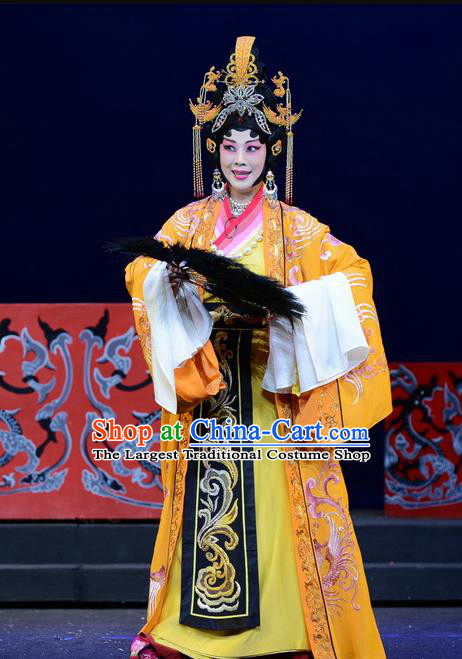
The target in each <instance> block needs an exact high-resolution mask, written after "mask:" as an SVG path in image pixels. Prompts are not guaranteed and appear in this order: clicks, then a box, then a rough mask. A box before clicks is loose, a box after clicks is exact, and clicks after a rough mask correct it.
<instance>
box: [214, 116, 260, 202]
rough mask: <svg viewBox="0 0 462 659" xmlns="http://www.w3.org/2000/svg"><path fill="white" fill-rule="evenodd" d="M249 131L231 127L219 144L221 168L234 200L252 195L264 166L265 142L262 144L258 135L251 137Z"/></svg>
mask: <svg viewBox="0 0 462 659" xmlns="http://www.w3.org/2000/svg"><path fill="white" fill-rule="evenodd" d="M251 132H252V131H251V130H250V129H247V130H242V131H241V130H235V129H234V128H233V129H232V130H231V131H230V132H228V133H226V135H225V136H224V137H223V141H222V143H221V144H220V165H221V170H222V172H223V174H224V175H225V177H226V179H227V181H228V183H229V185H230V187H231V190H230V192H231V196H232V197H233V199H236V201H239V200H243V201H244V200H246V199H249V198H251V197H253V195H254V194H255V192H256V190H257V186H255V181H256V180H257V179H258V178H259V176H260V175H261V173H262V171H263V167H264V166H265V160H266V144H262V143H261V142H260V138H259V137H252V135H251ZM254 135H255V133H254Z"/></svg>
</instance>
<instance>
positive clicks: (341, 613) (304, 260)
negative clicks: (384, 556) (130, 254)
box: [126, 197, 392, 659]
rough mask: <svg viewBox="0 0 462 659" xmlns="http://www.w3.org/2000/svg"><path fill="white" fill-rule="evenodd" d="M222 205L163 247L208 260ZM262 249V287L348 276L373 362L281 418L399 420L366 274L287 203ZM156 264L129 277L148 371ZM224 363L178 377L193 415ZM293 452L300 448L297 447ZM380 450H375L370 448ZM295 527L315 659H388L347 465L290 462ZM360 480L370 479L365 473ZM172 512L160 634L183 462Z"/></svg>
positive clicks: (174, 226) (195, 216)
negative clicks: (268, 281)
mask: <svg viewBox="0 0 462 659" xmlns="http://www.w3.org/2000/svg"><path fill="white" fill-rule="evenodd" d="M220 203H221V202H217V201H215V200H213V199H212V198H211V197H208V198H206V199H203V200H200V201H197V202H193V203H191V204H189V205H188V206H186V207H184V208H181V209H179V210H178V211H177V212H176V213H175V214H174V215H173V216H172V217H171V218H170V219H169V220H168V221H167V222H166V224H165V225H164V226H163V227H162V229H161V231H160V232H159V233H158V234H157V236H156V237H157V238H158V239H160V240H162V241H163V242H165V243H166V244H172V243H175V242H179V243H181V244H184V245H186V246H187V247H198V248H201V249H209V248H210V242H211V239H212V235H213V230H214V227H215V222H216V219H217V216H218V213H219V209H220ZM263 246H264V257H265V271H266V275H267V276H269V277H272V278H274V279H276V280H278V281H280V282H283V283H284V285H286V286H289V285H294V284H298V283H302V282H304V281H309V280H312V279H318V278H319V277H321V276H323V275H329V274H333V273H335V272H343V273H344V274H345V276H346V277H347V279H348V281H349V283H350V286H351V290H352V294H353V297H354V300H355V304H356V308H357V311H358V316H359V319H360V321H361V325H362V328H363V331H364V333H365V336H366V339H367V341H368V344H369V347H370V352H369V356H368V358H367V359H366V360H365V361H364V362H363V363H362V364H361V365H360V366H358V367H357V368H355V369H353V370H352V371H350V372H349V373H347V374H346V375H345V376H343V377H341V378H339V379H338V380H335V381H334V382H331V383H329V384H327V385H324V386H321V387H319V388H317V389H314V390H312V391H310V392H306V393H302V394H301V395H297V393H295V392H294V393H293V394H275V403H276V406H277V410H278V416H279V417H280V418H290V419H292V421H293V423H300V424H302V425H306V424H315V423H316V422H317V421H318V420H319V421H320V422H321V423H322V425H323V427H324V428H325V429H329V428H332V427H339V428H340V427H356V428H358V427H367V428H370V427H372V426H373V425H374V424H376V423H377V422H379V421H380V420H382V419H383V418H385V417H386V416H387V415H388V414H389V413H390V412H391V409H392V408H391V391H390V380H389V372H388V367H387V361H386V357H385V353H384V349H383V345H382V340H381V335H380V327H379V323H378V319H377V314H376V310H375V306H374V302H373V299H372V277H371V272H370V267H369V264H368V262H367V261H366V260H364V259H362V258H360V257H359V256H358V255H357V253H356V252H355V250H354V249H353V248H352V247H351V246H349V245H346V244H344V243H342V242H340V241H339V240H338V239H336V238H334V237H333V236H332V235H331V234H330V229H329V227H328V226H327V225H325V224H322V223H320V222H319V221H318V220H317V219H316V218H314V217H313V216H311V215H310V214H309V213H307V212H305V211H302V210H300V209H299V208H296V207H293V206H287V205H286V204H284V203H280V202H277V203H271V202H269V201H266V200H264V201H263ZM153 263H154V261H153V259H148V258H144V257H139V258H137V259H135V260H134V261H132V262H131V263H130V264H129V265H128V266H127V269H126V284H127V288H128V291H129V293H130V295H131V296H132V299H133V301H134V305H133V306H134V315H135V324H136V328H137V332H138V335H139V338H140V342H141V346H142V349H143V353H144V357H145V359H146V362H147V364H148V365H149V368H150V369H152V365H151V349H150V327H149V322H148V318H147V314H146V311H145V308H144V306H143V283H144V279H145V277H146V275H147V273H148V272H149V267H150V266H151V265H152V264H153ZM217 367H218V364H217V359H216V356H215V354H214V350H213V347H212V346H211V343H210V341H209V342H208V343H207V344H206V346H205V347H204V349H203V350H202V351H200V352H199V353H198V354H197V355H195V357H194V359H192V360H190V361H189V362H188V363H187V364H186V365H185V366H184V367H182V368H181V369H177V371H176V373H175V376H176V386H177V393H178V395H179V398H180V399H182V400H185V401H188V402H189V403H191V404H195V403H197V402H199V401H200V400H202V399H204V398H206V397H207V396H210V395H213V394H216V393H217V391H218V387H219V381H218V379H217ZM177 420H180V423H181V424H182V426H183V439H182V441H181V442H178V443H176V446H175V447H173V446H172V442H168V447H167V442H165V446H162V448H163V449H167V448H168V449H169V450H171V449H172V448H178V450H179V452H180V456H181V449H183V448H186V447H187V446H188V444H189V433H188V427H189V425H190V423H191V421H192V413H191V412H184V413H180V414H178V415H173V414H170V413H169V412H167V411H166V410H163V413H162V423H167V424H174V423H175V422H176V421H177ZM292 447H293V445H292ZM372 450H374V449H373V448H372ZM284 467H285V469H286V475H287V482H288V490H289V491H288V494H289V501H290V507H291V515H292V532H293V544H294V548H295V555H296V563H297V571H298V579H299V588H300V594H301V601H302V605H303V610H304V615H305V624H306V631H307V635H308V638H309V641H310V647H311V651H312V652H313V655H314V657H315V659H328V658H329V659H334V658H336V659H350V658H351V659H381V658H383V657H384V656H385V654H384V651H383V647H382V643H381V640H380V636H379V634H378V631H377V627H376V623H375V619H374V616H373V613H372V609H371V605H370V599H369V592H368V587H367V582H366V579H365V575H364V569H363V564H362V559H361V554H360V550H359V547H358V544H357V540H356V536H355V533H354V529H353V526H352V523H351V518H350V515H349V511H348V495H347V491H346V487H345V483H344V479H343V475H342V472H341V468H340V465H339V463H338V462H337V461H336V460H334V459H333V458H331V459H330V460H329V461H327V462H324V461H311V460H306V461H305V460H301V461H289V460H285V461H284ZM364 468H367V467H366V466H364ZM161 469H162V483H163V488H164V497H165V499H164V506H163V509H162V514H161V519H160V525H159V531H158V535H157V539H156V544H155V548H154V554H153V558H152V563H151V574H150V593H149V602H148V613H147V622H146V624H145V625H144V626H143V627H142V629H141V630H140V631H141V632H144V633H145V634H147V635H149V634H150V633H151V631H152V630H153V629H154V627H155V626H156V625H157V623H158V621H159V618H160V614H161V611H162V606H163V602H164V598H165V593H166V590H167V582H168V578H169V574H170V571H171V566H172V559H173V556H174V552H175V546H176V542H177V538H178V535H179V531H180V528H181V524H182V514H183V504H184V501H183V499H184V490H185V475H186V469H187V461H186V460H184V459H183V458H182V457H180V459H179V461H178V462H176V461H170V462H165V461H163V462H162V466H161Z"/></svg>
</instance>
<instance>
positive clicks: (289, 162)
mask: <svg viewBox="0 0 462 659" xmlns="http://www.w3.org/2000/svg"><path fill="white" fill-rule="evenodd" d="M286 121H287V124H286V134H287V159H286V204H288V205H289V206H292V202H293V187H294V181H293V179H294V134H293V132H292V96H291V94H290V87H289V80H287V89H286Z"/></svg>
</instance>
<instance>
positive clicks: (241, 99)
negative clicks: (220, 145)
mask: <svg viewBox="0 0 462 659" xmlns="http://www.w3.org/2000/svg"><path fill="white" fill-rule="evenodd" d="M254 41H255V37H238V38H237V40H236V47H235V50H234V53H232V55H231V57H230V60H229V62H228V64H227V66H226V71H225V72H223V71H216V70H215V67H214V66H212V67H210V69H209V70H208V71H207V73H206V74H205V76H204V80H203V83H202V87H201V88H200V92H199V96H198V97H197V100H196V103H193V102H192V101H191V99H189V107H190V109H191V112H192V113H193V114H194V116H195V117H196V122H195V124H194V126H193V181H194V196H195V197H196V198H200V197H203V196H204V183H203V177H202V155H201V138H200V132H201V129H202V126H203V125H204V124H205V123H207V122H209V121H213V122H214V123H213V125H212V128H211V132H212V133H214V132H216V131H217V130H219V129H220V128H221V126H223V124H224V123H225V121H226V119H227V118H228V116H229V115H230V114H232V113H233V112H238V113H239V114H240V116H241V117H242V116H243V115H244V113H246V112H247V114H249V115H251V114H253V115H254V116H255V120H256V122H257V124H258V126H259V127H260V128H261V130H263V131H264V132H265V133H268V134H270V133H271V130H270V128H269V126H268V121H269V122H270V123H272V124H275V125H278V126H285V128H286V134H287V163H286V203H287V204H292V191H293V132H292V126H293V125H294V123H295V122H296V121H298V119H299V118H300V115H301V114H302V110H300V112H298V113H296V114H292V98H291V93H290V88H289V78H287V76H285V75H283V73H282V72H281V71H278V75H277V76H274V77H273V78H272V79H271V80H272V82H273V83H274V85H275V87H276V88H275V90H274V95H275V96H278V97H279V98H282V97H283V96H285V97H286V103H285V105H284V104H283V103H278V104H277V106H276V111H274V110H272V109H271V108H269V107H267V106H266V105H265V104H264V103H263V106H262V107H263V111H262V110H260V109H259V108H258V107H257V105H259V104H260V103H261V102H262V101H263V99H264V97H263V96H262V95H261V94H258V93H255V87H256V86H257V85H258V84H259V83H263V82H265V81H264V80H260V79H259V78H258V68H257V65H256V63H255V55H254V54H253V53H252V46H253V42H254ZM223 73H225V77H224V80H221V77H222V75H223ZM218 84H225V85H226V86H227V90H226V92H225V93H224V95H223V101H222V103H220V104H219V105H216V106H214V105H212V103H211V101H207V93H208V92H215V91H217V85H218ZM284 85H285V86H286V87H285V88H284ZM223 106H224V107H223ZM276 144H277V143H276ZM215 146H216V144H215V142H214V141H213V140H211V139H210V138H209V140H208V143H207V149H208V150H209V151H210V152H212V153H213V152H214V150H215ZM274 146H275V147H276V145H274ZM280 150H281V149H280V148H279V150H278V149H276V152H275V151H274V150H273V155H277V154H279V153H280Z"/></svg>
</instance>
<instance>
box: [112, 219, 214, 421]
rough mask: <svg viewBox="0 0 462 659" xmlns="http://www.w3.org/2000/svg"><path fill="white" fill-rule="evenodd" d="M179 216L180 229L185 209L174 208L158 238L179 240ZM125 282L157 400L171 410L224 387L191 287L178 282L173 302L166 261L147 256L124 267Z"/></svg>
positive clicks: (183, 407) (191, 404)
mask: <svg viewBox="0 0 462 659" xmlns="http://www.w3.org/2000/svg"><path fill="white" fill-rule="evenodd" d="M178 217H180V220H181V223H182V225H181V227H180V228H183V227H185V225H186V224H187V216H186V213H185V212H184V210H182V211H177V213H176V214H175V215H174V216H173V217H172V218H170V220H169V221H168V222H167V223H166V224H165V225H164V226H163V227H162V229H161V230H160V231H159V232H158V234H157V235H156V237H157V238H158V239H159V240H162V241H163V242H165V243H170V244H172V243H174V242H182V235H178ZM185 231H186V228H185ZM125 283H126V287H127V290H128V292H129V294H130V296H131V298H132V306H133V314H134V320H135V327H136V331H137V334H138V337H139V340H140V344H141V348H142V351H143V356H144V359H145V361H146V364H147V366H148V368H149V372H150V374H151V377H152V379H153V385H154V397H155V399H156V401H157V402H158V404H159V405H160V406H161V407H164V408H165V409H167V410H168V411H169V412H171V413H173V414H175V413H179V412H184V411H186V410H188V409H191V408H192V407H194V406H195V405H197V404H198V403H199V402H200V401H202V400H205V399H206V398H209V397H210V396H213V395H215V394H216V393H218V391H219V389H220V388H222V387H223V386H224V385H223V384H222V378H221V374H220V371H219V365H218V360H217V357H216V354H215V351H214V349H213V346H212V344H211V342H210V340H209V338H208V337H209V336H210V330H211V321H210V318H209V317H208V314H207V312H206V310H205V308H204V307H203V305H202V304H201V302H200V300H199V298H198V296H197V294H195V291H194V290H193V288H194V287H192V286H189V285H188V286H187V287H184V286H181V287H180V291H181V294H180V296H179V297H180V299H179V300H178V301H177V300H176V298H175V296H174V295H173V291H172V289H171V286H170V283H169V282H168V277H167V273H166V270H165V265H164V264H163V263H161V262H159V261H156V260H155V259H151V258H147V257H138V258H136V259H134V260H133V261H131V262H130V263H129V264H128V265H127V267H126V269H125Z"/></svg>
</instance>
